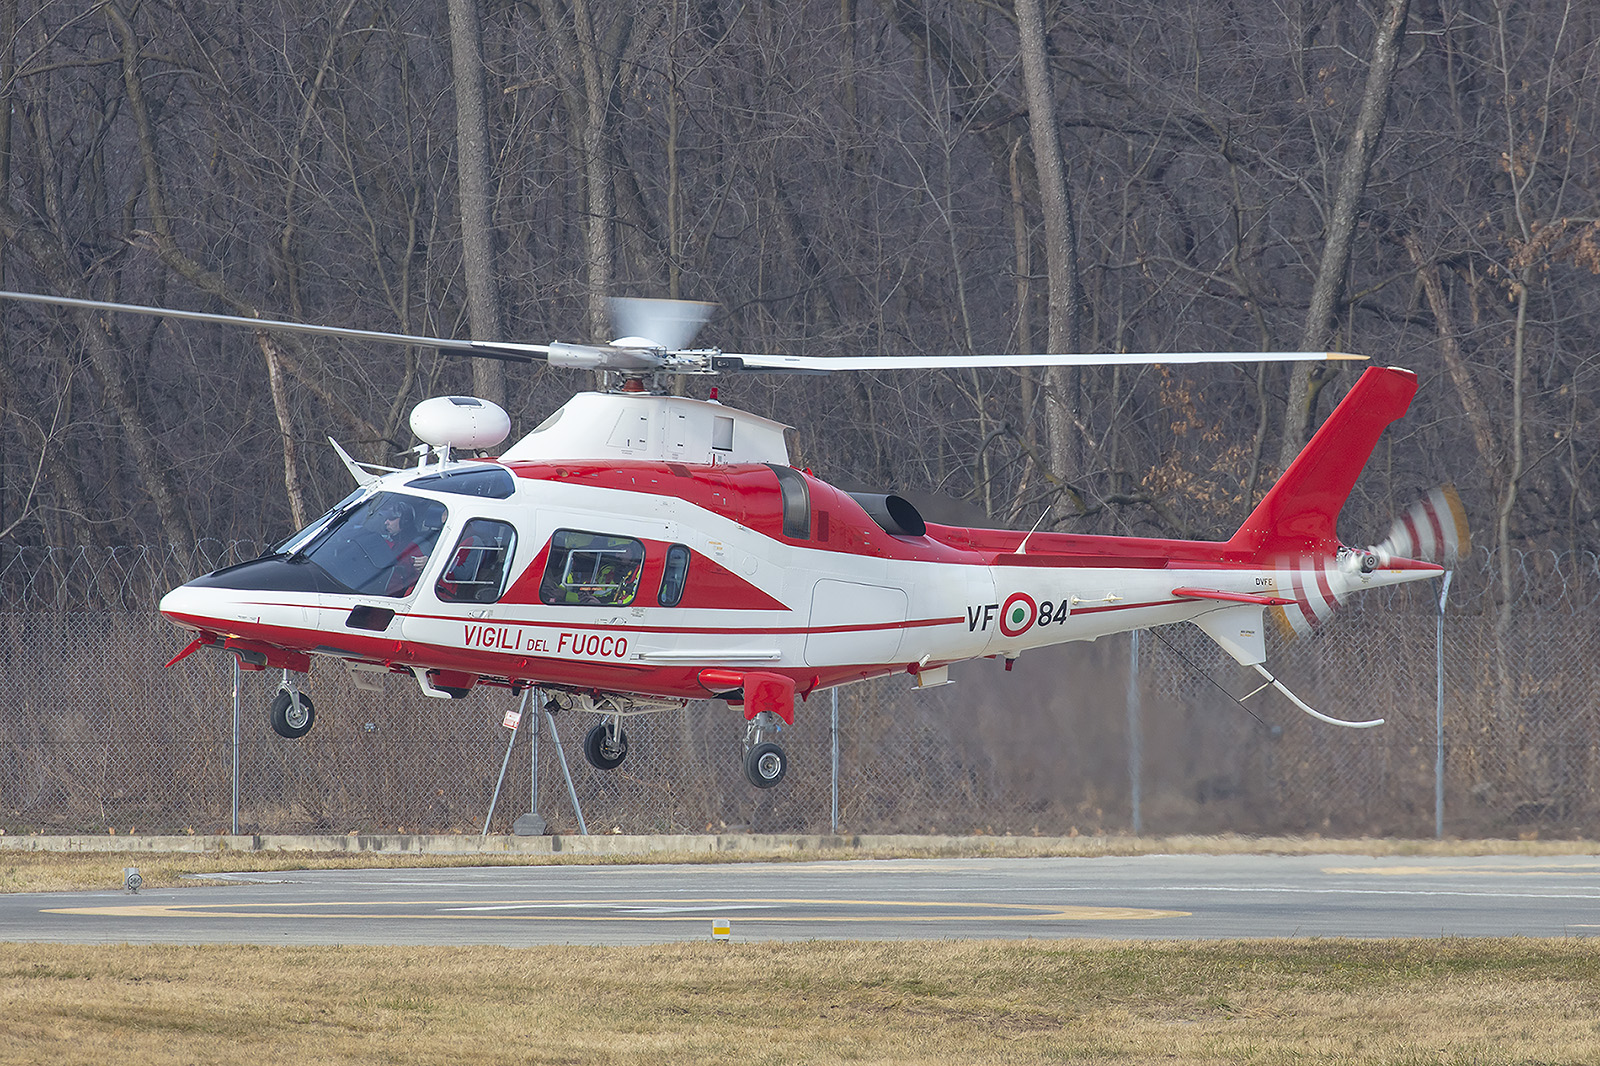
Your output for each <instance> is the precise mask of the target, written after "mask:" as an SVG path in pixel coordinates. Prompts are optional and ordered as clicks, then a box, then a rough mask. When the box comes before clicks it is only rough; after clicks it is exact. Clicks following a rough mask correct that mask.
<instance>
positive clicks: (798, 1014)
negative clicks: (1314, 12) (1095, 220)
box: [0, 940, 1600, 1066]
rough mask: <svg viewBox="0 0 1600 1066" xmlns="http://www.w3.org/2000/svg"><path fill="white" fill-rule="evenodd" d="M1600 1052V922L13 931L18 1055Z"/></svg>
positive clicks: (1052, 1057)
mask: <svg viewBox="0 0 1600 1066" xmlns="http://www.w3.org/2000/svg"><path fill="white" fill-rule="evenodd" d="M103 1062H118V1063H136V1064H139V1066H170V1064H178V1063H184V1064H189V1063H210V1062H284V1063H297V1064H300V1063H343V1062H405V1063H441V1064H443V1063H451V1064H454V1063H617V1064H631V1063H641V1064H642V1063H651V1064H655V1063H737V1064H740V1066H750V1064H762V1063H908V1064H913V1063H927V1064H940V1066H950V1064H953V1063H991V1062H1014V1063H1050V1062H1093V1063H1174V1062H1177V1063H1237V1062H1249V1063H1263V1064H1275V1063H1297V1064H1301V1063H1330V1064H1332V1063H1338V1064H1346V1063H1349V1064H1360V1063H1462V1064H1466V1063H1473V1064H1480V1063H1482V1064H1496V1063H1506V1064H1512V1063H1518V1064H1520V1063H1597V1062H1600V950H1597V948H1596V945H1595V942H1594V941H1586V940H1562V941H1550V940H1543V941H1530V940H1470V941H1469V940H1430V941H1389V942H1384V941H1369V942H1357V941H1260V942H1221V943H1203V944H1172V943H1157V944H1127V943H1111V942H1097V941H1087V942H1086V941H1070V942H1068V941H1019V942H995V941H941V942H909V943H907V942H896V943H832V942H816V943H809V944H770V943H759V944H741V943H737V942H734V943H723V944H717V943H711V942H701V943H692V944H683V945H674V946H663V947H651V948H632V949H621V948H586V947H545V948H529V949H517V950H513V949H504V948H426V949H423V948H365V947H360V948H249V947H245V948H241V947H192V948H179V947H131V946H120V947H81V946H56V945H31V944H29V945H5V946H4V947H3V948H0V1063H4V1064H10V1063H50V1064H58V1063H60V1064H70V1063H103Z"/></svg>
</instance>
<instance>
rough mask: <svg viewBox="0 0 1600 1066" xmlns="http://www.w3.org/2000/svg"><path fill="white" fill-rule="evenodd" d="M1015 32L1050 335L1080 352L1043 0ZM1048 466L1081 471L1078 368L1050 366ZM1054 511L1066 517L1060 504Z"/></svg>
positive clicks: (1019, 4) (1078, 301) (1029, 6)
mask: <svg viewBox="0 0 1600 1066" xmlns="http://www.w3.org/2000/svg"><path fill="white" fill-rule="evenodd" d="M1016 12H1017V37H1018V46H1019V48H1020V49H1021V59H1022V80H1023V83H1024V86H1025V90H1026V92H1027V96H1028V133H1029V137H1030V138H1031V140H1032V144H1033V163H1034V171H1035V173H1036V174H1037V175H1038V178H1039V206H1040V209H1041V212H1042V214H1043V216H1044V240H1045V270H1046V272H1047V274H1048V277H1049V291H1050V296H1049V304H1048V314H1047V325H1046V329H1047V340H1046V343H1047V345H1048V346H1049V350H1050V351H1051V352H1076V351H1079V350H1081V344H1082V341H1081V332H1082V326H1081V318H1082V315H1081V308H1082V304H1083V298H1082V292H1083V290H1082V284H1081V283H1080V281H1079V279H1078V254H1077V253H1078V236H1077V231H1076V226H1075V222H1074V220H1073V215H1072V198H1071V194H1070V193H1069V192H1068V189H1067V167H1066V160H1065V159H1063V158H1062V155H1061V139H1060V137H1059V136H1058V135H1057V133H1056V111H1055V94H1054V91H1053V89H1052V88H1051V79H1050V56H1049V50H1048V47H1047V43H1046V41H1045V32H1044V17H1043V13H1042V11H1041V5H1040V2H1039V0H1016ZM1046 381H1047V382H1048V386H1049V387H1048V394H1049V398H1048V401H1047V404H1046V411H1047V416H1046V417H1047V419H1048V429H1049V435H1050V465H1051V467H1052V469H1053V470H1054V472H1055V474H1056V476H1057V477H1059V478H1061V479H1062V480H1063V481H1070V480H1071V479H1072V478H1074V477H1075V476H1077V475H1078V474H1079V473H1081V467H1082V464H1081V462H1080V454H1081V449H1080V448H1079V447H1078V431H1077V426H1076V423H1077V413H1078V411H1077V408H1078V387H1079V381H1078V372H1077V371H1076V370H1074V369H1070V368H1067V367H1052V368H1050V370H1049V372H1048V373H1047V374H1046ZM1056 516H1057V518H1058V519H1059V518H1061V517H1064V516H1065V508H1064V506H1063V504H1062V503H1058V505H1057V507H1056Z"/></svg>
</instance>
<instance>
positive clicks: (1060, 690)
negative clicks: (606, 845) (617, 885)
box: [0, 544, 1600, 837]
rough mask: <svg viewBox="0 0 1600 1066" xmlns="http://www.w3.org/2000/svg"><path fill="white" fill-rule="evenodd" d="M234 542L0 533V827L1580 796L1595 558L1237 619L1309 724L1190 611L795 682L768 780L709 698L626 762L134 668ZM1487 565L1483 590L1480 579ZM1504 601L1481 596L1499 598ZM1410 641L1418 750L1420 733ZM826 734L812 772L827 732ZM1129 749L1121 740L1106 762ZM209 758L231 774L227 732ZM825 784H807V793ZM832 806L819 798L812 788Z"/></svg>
mask: <svg viewBox="0 0 1600 1066" xmlns="http://www.w3.org/2000/svg"><path fill="white" fill-rule="evenodd" d="M250 554H252V553H251V552H249V551H241V550H240V548H239V547H238V546H234V545H218V544H211V545H202V546H201V547H200V549H199V550H198V551H197V552H195V553H194V554H193V555H191V556H190V557H189V558H179V557H177V556H176V555H174V554H171V553H164V552H160V551H155V550H144V549H124V550H119V551H112V552H98V553H87V552H85V553H73V552H59V551H58V552H50V551H44V552H21V553H19V552H14V551H12V552H7V553H6V555H5V556H3V557H0V594H3V596H4V600H3V607H0V666H3V669H4V677H5V686H4V690H3V692H4V695H3V696H0V827H3V828H4V829H5V830H6V831H8V832H12V833H16V832H105V831H107V830H108V829H110V830H115V831H117V832H119V833H121V832H132V831H139V832H160V833H170V832H179V833H181V832H184V831H193V832H196V833H204V834H209V833H217V832H227V831H231V829H232V822H233V818H234V817H235V813H236V812H237V817H238V819H239V829H240V830H241V831H243V832H247V833H248V832H261V833H267V832H274V833H282V832H317V833H346V832H380V831H381V832H398V831H411V832H478V831H480V830H481V829H482V828H483V825H484V819H485V816H486V814H487V813H488V810H489V806H490V800H491V797H492V796H493V795H494V794H495V789H496V784H497V779H498V778H499V776H500V773H501V766H502V763H505V765H506V766H507V767H508V770H507V773H506V776H505V779H504V783H503V790H502V793H501V796H500V799H499V802H498V806H497V808H496V813H495V817H494V819H493V822H492V823H491V825H490V827H489V828H490V830H491V831H494V832H505V831H508V830H509V829H510V826H511V823H512V820H513V819H514V818H516V817H517V816H518V815H519V814H520V813H522V812H524V811H526V810H528V809H529V808H530V806H531V805H532V804H531V800H532V797H531V796H530V791H531V780H530V779H531V777H532V771H533V768H534V766H533V764H534V762H535V759H534V757H533V754H532V753H531V752H530V738H531V735H532V729H531V728H530V726H531V724H532V723H533V722H534V721H535V720H536V719H537V720H538V721H539V722H540V725H541V729H540V730H539V741H538V748H537V782H538V792H539V795H538V806H537V809H538V811H539V813H540V814H541V815H542V816H543V817H544V818H545V819H547V821H548V822H549V824H550V828H551V830H552V831H554V832H562V833H569V832H576V831H577V830H578V816H577V815H578V811H577V810H576V809H574V806H573V802H572V798H571V796H572V794H574V793H575V795H576V797H577V801H578V804H579V806H580V807H581V810H582V813H583V816H584V818H585V820H586V822H587V826H588V829H589V830H590V831H591V832H611V831H613V830H621V831H622V832H628V833H657V832H674V833H675V832H702V831H707V830H712V831H724V830H728V829H736V828H741V829H746V830H748V831H751V832H827V831H830V830H832V829H834V828H835V827H837V829H838V830H839V831H841V832H949V833H972V832H986V833H1015V834H1019V835H1023V834H1034V833H1037V834H1044V835H1058V834H1071V833H1073V832H1080V833H1099V832H1119V831H1128V830H1130V829H1132V828H1135V827H1136V824H1137V828H1139V829H1142V830H1143V831H1145V832H1153V833H1208V832H1217V831H1236V832H1243V833H1298V834H1304V833H1324V834H1329V835H1333V834H1338V835H1352V834H1355V835H1383V836H1391V835H1392V836H1409V837H1419V836H1432V835H1433V834H1434V832H1435V830H1436V827H1437V826H1436V818H1437V817H1438V816H1439V812H1440V811H1441V810H1442V828H1443V831H1444V833H1446V834H1447V835H1451V836H1517V835H1522V836H1531V835H1534V834H1542V835H1545V836H1561V835H1588V834H1591V833H1592V832H1593V830H1594V826H1595V824H1596V819H1597V817H1600V717H1597V714H1596V706H1595V703H1596V699H1595V694H1596V692H1597V691H1600V689H1597V682H1600V678H1597V676H1596V673H1597V670H1600V668H1597V666H1596V662H1597V658H1600V655H1597V653H1600V603H1597V602H1596V600H1597V599H1600V561H1597V560H1596V559H1595V558H1594V557H1593V556H1588V555H1583V556H1571V555H1569V556H1556V555H1549V554H1547V553H1545V554H1539V555H1532V554H1530V555H1524V556H1518V557H1515V558H1514V559H1513V560H1512V562H1513V566H1512V567H1511V570H1510V575H1509V576H1510V578H1511V581H1510V583H1509V585H1508V584H1506V583H1505V582H1504V581H1503V580H1502V579H1503V577H1504V575H1503V574H1502V572H1501V569H1500V566H1501V563H1500V560H1499V559H1497V558H1490V557H1488V556H1479V557H1475V558H1473V559H1471V560H1468V561H1467V563H1465V564H1464V565H1462V566H1460V567H1459V568H1458V569H1457V571H1456V572H1455V574H1454V578H1453V583H1452V586H1451V598H1450V602H1449V604H1448V605H1447V607H1446V610H1445V612H1444V616H1443V634H1444V640H1443V644H1442V646H1441V645H1440V643H1439V641H1438V638H1437V633H1438V632H1439V623H1440V617H1439V609H1438V594H1439V584H1438V583H1437V582H1433V583H1428V584H1425V585H1421V586H1415V585H1414V586H1407V587H1404V588H1400V589H1396V590H1392V591H1380V592H1375V593H1368V594H1366V595H1364V596H1360V597H1357V598H1356V599H1354V600H1353V601H1352V603H1351V605H1350V607H1349V609H1348V610H1347V611H1345V612H1344V614H1343V616H1342V617H1340V618H1338V619H1336V620H1335V621H1334V623H1333V624H1331V625H1330V626H1328V627H1327V629H1326V630H1325V632H1324V633H1323V634H1322V635H1321V636H1319V637H1317V638H1315V639H1311V640H1299V641H1289V640H1288V639H1287V638H1285V637H1282V636H1274V637H1272V638H1270V639H1269V651H1270V658H1269V662H1270V664H1271V665H1272V668H1273V669H1274V671H1275V673H1276V674H1277V676H1278V677H1279V678H1280V679H1282V680H1283V681H1284V683H1285V684H1287V685H1288V686H1289V687H1290V688H1291V689H1292V690H1293V691H1295V692H1296V693H1297V694H1299V695H1300V696H1301V697H1302V698H1304V699H1305V700H1306V701H1307V702H1308V703H1310V704H1311V705H1312V706H1314V707H1316V708H1318V709H1319V710H1322V711H1324V712H1327V713H1329V714H1333V715H1335V716H1338V717H1341V718H1348V719H1361V718H1368V717H1376V716H1382V717H1384V718H1386V719H1387V724H1385V725H1383V726H1381V727H1379V728H1376V729H1370V730H1349V729H1340V728H1337V727H1333V726H1328V725H1325V724H1323V723H1320V722H1316V721H1313V720H1311V719H1310V718H1308V717H1306V716H1305V715H1302V714H1301V713H1300V712H1299V711H1297V710H1296V709H1294V708H1293V707H1292V706H1290V705H1289V704H1288V703H1287V701H1285V700H1284V699H1283V698H1282V697H1281V696H1279V695H1277V694H1276V693H1273V692H1271V691H1267V692H1261V693H1259V694H1256V695H1254V696H1249V697H1248V698H1245V699H1244V700H1243V702H1240V700H1239V699H1237V698H1236V697H1244V696H1246V694H1248V693H1250V692H1251V690H1253V689H1255V688H1256V687H1257V685H1258V684H1259V679H1258V678H1256V675H1255V674H1254V673H1252V672H1250V671H1246V670H1244V669H1241V668H1240V667H1238V666H1237V665H1236V664H1235V663H1234V662H1233V661H1232V660H1231V659H1230V658H1229V657H1228V656H1227V655H1226V654H1225V653H1223V652H1222V651H1221V650H1220V649H1218V648H1217V647H1216V646H1215V645H1214V644H1212V643H1211V642H1210V641H1209V640H1208V639H1207V638H1206V637H1205V636H1204V635H1203V634H1201V633H1200V632H1199V631H1198V630H1197V629H1195V628H1194V627H1192V626H1189V625H1178V626H1168V627H1162V628H1161V629H1158V630H1152V631H1149V632H1147V633H1145V634H1142V635H1141V638H1140V639H1139V641H1138V644H1137V655H1135V651H1134V647H1133V642H1132V641H1131V639H1130V638H1129V637H1126V636H1123V637H1116V638H1106V639H1103V640H1100V641H1097V642H1095V643H1093V644H1079V645H1067V646H1062V647H1058V648H1053V649H1046V650H1041V651H1036V652H1030V653H1028V654H1026V655H1024V656H1023V657H1022V658H1021V659H1019V660H1017V661H1016V662H1015V664H1014V668H1013V669H1011V670H1006V669H1005V668H1004V666H1003V664H1002V663H1000V662H996V661H989V660H983V661H978V662H972V663H966V664H961V665H959V666H957V667H956V668H954V669H953V670H952V672H951V676H952V678H953V679H954V684H951V685H947V686H942V687H939V688H935V689H931V690H927V691H921V692H919V691H917V690H916V689H915V688H914V686H913V684H912V681H911V678H910V677H908V676H905V675H900V676H896V677H891V678H885V679H880V680H877V681H871V682H863V683H861V684H857V685H852V686H848V687H846V688H844V689H841V690H838V696H837V707H838V715H837V720H838V723H839V725H838V730H837V733H836V734H835V731H834V729H833V728H832V722H833V718H834V716H833V707H834V703H833V694H832V693H826V692H824V693H818V694H816V695H814V696H813V697H812V698H811V699H810V700H809V701H808V702H807V703H805V704H803V705H802V706H801V707H800V709H799V711H798V714H797V716H796V721H795V726H794V728H793V729H792V730H786V731H785V733H784V736H783V738H782V740H783V743H784V745H785V748H786V750H787V751H788V753H789V755H790V766H789V770H788V776H787V777H786V779H785V781H784V782H783V784H781V785H780V786H778V787H777V788H774V789H771V790H767V791H763V790H759V789H756V788H753V787H752V786H750V785H749V784H748V783H747V782H746V781H745V779H744V775H743V771H742V768H741V762H740V757H741V752H742V739H743V733H744V722H743V718H742V716H741V715H740V714H739V713H738V712H736V711H732V710H729V709H728V708H727V707H726V706H725V705H724V704H722V703H720V702H715V701H706V702H702V703H695V704H691V705H690V706H689V707H688V708H686V709H685V710H684V711H682V712H669V713H665V714H661V715H653V716H646V717H641V718H631V719H628V720H627V722H626V729H627V732H628V735H629V741H630V753H629V756H628V759H627V761H626V762H625V763H624V764H623V765H622V766H621V767H620V768H619V769H617V770H614V771H600V770H596V769H594V768H592V767H591V766H590V765H589V764H588V763H587V762H586V761H585V760H584V758H583V755H582V740H583V734H584V732H585V731H586V730H587V729H588V728H589V727H590V725H592V724H593V723H594V722H595V721H597V719H595V718H594V717H592V716H589V715H582V714H564V715H558V716H556V718H555V719H554V722H555V726H556V729H557V730H558V731H559V736H560V748H561V751H562V752H564V754H565V765H566V768H567V769H568V770H570V773H571V779H572V790H571V792H569V790H568V786H567V782H566V780H565V777H564V772H563V764H562V760H561V758H560V757H559V753H558V751H557V744H556V743H555V738H554V737H552V735H551V732H550V728H549V725H548V721H547V720H545V719H544V716H543V715H528V716H526V717H525V718H524V724H523V727H522V728H521V729H520V730H519V731H518V732H517V733H516V734H515V743H514V746H513V747H512V750H511V752H510V755H509V757H508V756H507V744H508V741H509V740H510V739H511V738H512V736H513V734H512V733H511V731H510V730H507V729H506V728H504V727H503V726H502V724H501V723H502V718H503V716H504V715H505V712H506V711H507V710H510V709H512V708H513V707H515V706H516V705H517V698H516V697H515V696H514V695H512V694H511V693H510V692H508V691H506V690H503V689H492V688H487V689H480V690H479V691H478V692H476V693H474V695H472V696H471V697H469V698H467V699H465V700H459V701H444V700H433V699H428V698H426V697H424V696H422V695H421V694H420V693H419V692H418V690H417V688H416V686H415V685H414V684H413V683H410V682H409V681H408V680H406V679H405V678H402V677H398V676H394V677H391V678H389V679H388V680H387V681H386V682H385V683H384V687H383V689H382V691H379V692H372V691H366V690H363V689H360V688H357V687H356V686H355V685H354V684H352V683H351V681H350V679H349V678H348V676H347V674H346V673H345V671H343V670H340V669H338V668H337V667H336V666H334V665H333V664H331V663H328V662H321V661H319V662H318V664H317V667H316V668H315V669H314V670H313V673H312V675H311V680H310V682H309V684H308V688H307V691H308V692H309V693H310V694H311V695H312V696H313V698H314V699H315V700H316V704H317V709H318V712H319V713H318V720H317V727H316V728H315V729H314V730H312V732H311V733H310V734H309V735H308V736H306V737H305V738H303V739H301V740H298V741H290V740H284V739H282V738H280V737H278V736H277V735H276V734H274V733H273V732H272V731H271V729H270V728H269V726H268V724H267V717H266V709H265V708H266V706H267V703H268V701H269V700H270V698H271V697H272V695H273V692H274V690H275V689H276V687H277V684H278V680H279V678H278V675H277V674H276V673H274V672H256V673H252V672H244V673H242V674H240V675H238V676H239V678H240V689H239V695H238V702H239V706H240V708H241V711H242V723H241V727H240V730H239V733H238V737H237V741H236V740H235V733H234V702H235V689H234V685H235V671H234V668H233V665H232V660H231V657H228V656H225V655H221V654H218V653H216V652H213V651H205V652H202V653H200V654H196V655H194V656H191V657H190V658H188V659H185V660H184V661H183V662H182V663H180V664H178V665H177V666H174V667H172V668H171V669H165V668H163V666H162V664H163V663H164V662H165V661H166V660H167V659H169V658H171V657H172V656H173V655H174V654H176V652H177V651H178V650H180V649H181V648H182V646H183V644H184V638H183V636H182V635H181V634H179V633H178V632H177V631H176V630H175V629H173V628H172V627H171V626H169V625H168V624H166V623H165V622H164V621H163V620H162V619H161V618H160V617H159V616H158V615H157V614H156V613H155V610H154V606H153V605H154V603H155V602H156V599H157V598H159V595H160V593H161V592H162V591H164V590H165V589H166V588H168V587H170V586H172V585H174V584H177V583H178V582H180V581H181V580H182V579H183V576H184V575H185V574H188V573H194V572H196V571H197V570H198V569H204V568H210V567H214V566H220V565H225V564H226V563H228V562H232V561H235V560H236V559H238V558H240V557H241V556H247V555H250ZM1508 587H1509V588H1510V589H1512V595H1511V596H1510V597H1507V596H1506V595H1505V594H1504V592H1503V591H1502V590H1503V589H1505V588H1508ZM1508 602H1509V606H1508ZM1441 662H1442V665H1443V671H1442V692H1443V701H1442V708H1443V713H1442V723H1443V730H1442V741H1443V743H1442V751H1443V766H1442V774H1441V773H1439V772H1438V755H1439V751H1440V750H1441V748H1440V732H1439V723H1438V721H1437V720H1436V714H1437V713H1438V708H1439V707H1440V706H1441V704H1440V701H1439V693H1440V691H1441V689H1440V685H1441V674H1440V672H1439V670H1438V664H1440V663H1441ZM835 744H837V749H838V760H837V765H838V771H837V778H835V776H834V769H833V767H834V746H835ZM1130 752H1132V753H1133V754H1132V755H1131V756H1130ZM236 753H237V766H238V772H237V781H238V785H237V799H235V786H234V780H235V771H234V766H235V757H236ZM835 795H837V801H835ZM835 802H837V814H835Z"/></svg>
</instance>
